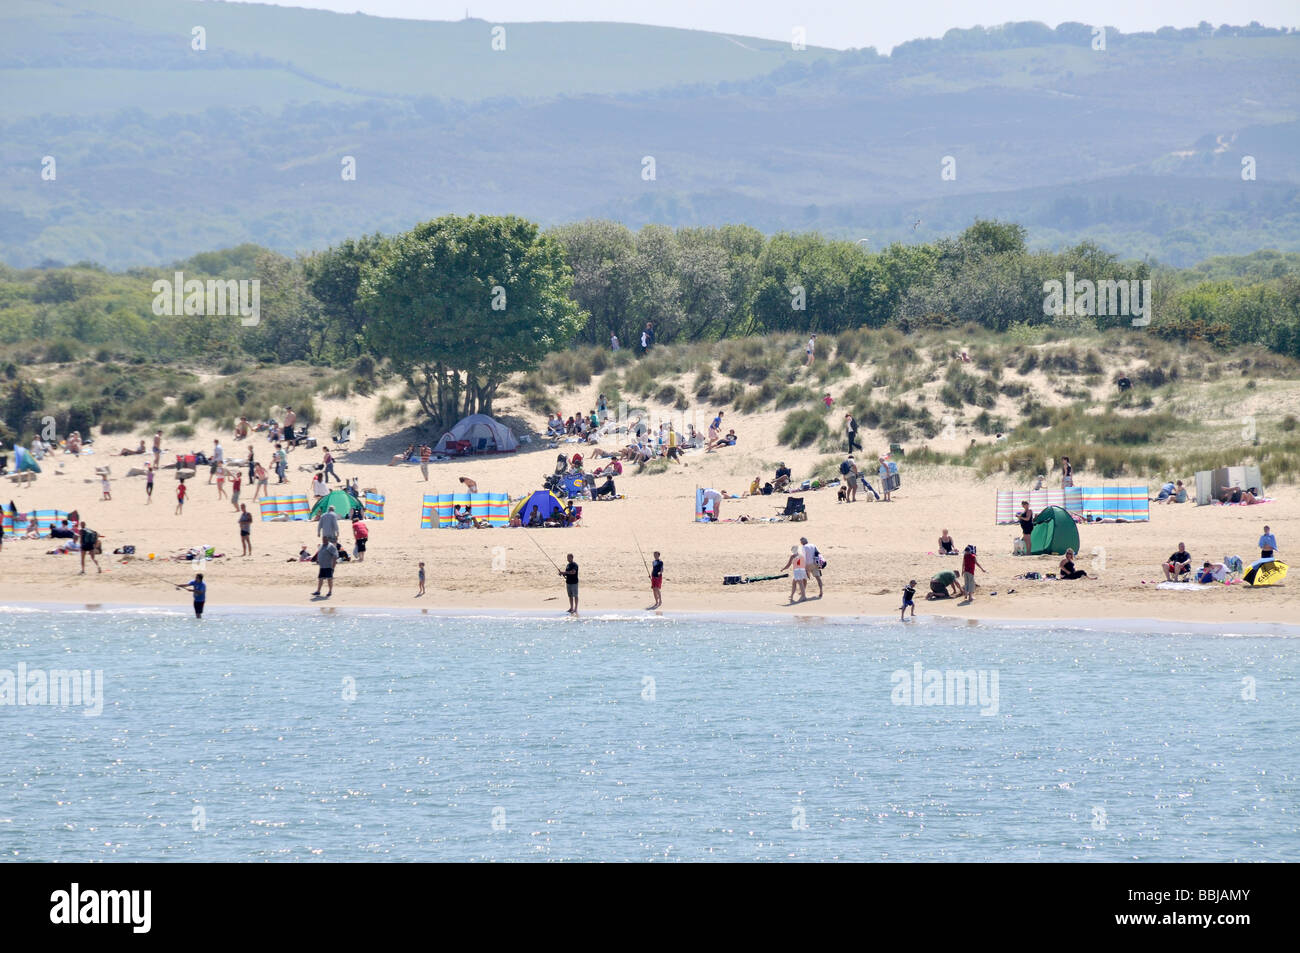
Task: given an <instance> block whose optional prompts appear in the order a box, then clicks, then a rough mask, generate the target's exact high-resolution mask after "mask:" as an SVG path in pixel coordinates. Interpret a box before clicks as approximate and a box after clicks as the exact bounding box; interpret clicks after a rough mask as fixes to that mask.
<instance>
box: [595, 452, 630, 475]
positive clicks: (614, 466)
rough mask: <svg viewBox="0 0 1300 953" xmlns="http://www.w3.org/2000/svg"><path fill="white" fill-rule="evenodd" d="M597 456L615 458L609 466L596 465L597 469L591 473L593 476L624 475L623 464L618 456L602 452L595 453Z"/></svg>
mask: <svg viewBox="0 0 1300 953" xmlns="http://www.w3.org/2000/svg"><path fill="white" fill-rule="evenodd" d="M595 456H596V457H601V456H605V457H611V458H613V459H612V462H611V463H610V464H609V466H607V467H596V469H595V470H594V471H593V472H592V474H591V475H592V476H610V475H613V476H622V475H623V464H622V463H621V462H620V461H619V459H618V457H615V456H614V454H612V453H603V452H602V453H597V454H595Z"/></svg>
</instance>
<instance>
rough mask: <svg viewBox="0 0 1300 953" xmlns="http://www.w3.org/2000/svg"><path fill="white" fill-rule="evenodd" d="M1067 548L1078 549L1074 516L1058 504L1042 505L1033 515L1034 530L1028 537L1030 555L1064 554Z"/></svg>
mask: <svg viewBox="0 0 1300 953" xmlns="http://www.w3.org/2000/svg"><path fill="white" fill-rule="evenodd" d="M1067 549H1073V550H1074V551H1075V552H1076V553H1078V551H1079V527H1078V526H1076V525H1075V523H1074V517H1072V516H1071V515H1070V514H1069V513H1067V512H1066V511H1065V510H1064V509H1062V508H1061V507H1059V506H1045V507H1043V509H1042V511H1041V512H1040V513H1039V514H1038V515H1037V516H1035V517H1034V531H1033V533H1032V534H1031V535H1030V537H1029V552H1030V555H1033V556H1042V555H1044V554H1045V553H1052V554H1053V555H1056V556H1064V555H1065V551H1066V550H1067Z"/></svg>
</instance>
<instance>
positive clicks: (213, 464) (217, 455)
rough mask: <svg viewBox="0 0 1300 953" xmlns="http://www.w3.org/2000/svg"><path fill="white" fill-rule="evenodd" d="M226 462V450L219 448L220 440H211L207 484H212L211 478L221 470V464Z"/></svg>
mask: <svg viewBox="0 0 1300 953" xmlns="http://www.w3.org/2000/svg"><path fill="white" fill-rule="evenodd" d="M225 462H226V451H224V450H222V449H221V441H220V440H213V441H212V460H211V461H210V462H209V464H208V486H211V485H212V478H213V477H214V476H217V475H218V473H221V472H222V469H221V465H222V464H223V463H225Z"/></svg>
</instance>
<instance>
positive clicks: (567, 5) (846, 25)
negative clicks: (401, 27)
mask: <svg viewBox="0 0 1300 953" xmlns="http://www.w3.org/2000/svg"><path fill="white" fill-rule="evenodd" d="M263 2H266V0H263ZM269 2H273V3H277V4H278V5H280V6H291V7H311V8H315V9H320V10H333V11H336V12H339V13H355V12H358V11H360V12H362V13H369V14H372V15H374V16H384V17H406V18H410V19H417V20H460V19H463V18H464V16H465V13H466V9H467V8H468V11H469V15H470V16H472V17H475V18H477V19H481V20H488V21H491V22H494V23H518V22H521V21H537V20H605V21H617V22H623V23H647V24H652V25H655V26H674V27H682V28H684V29H691V30H709V31H713V32H717V33H734V34H743V35H746V36H757V37H764V38H767V39H774V40H788V39H790V38H791V35H792V31H793V30H794V28H795V27H802V28H803V29H804V30H805V32H806V37H807V43H808V45H809V46H828V47H832V48H835V49H848V48H850V47H867V46H874V47H875V48H876V49H877V50H879V51H880V52H882V53H884V52H888V51H889V50H890V49H892V48H893V47H895V46H897V45H898V44H899V43H903V42H905V41H907V40H912V39H916V38H917V37H925V36H942V35H943V33H944V32H945V31H947V30H949V29H951V28H953V27H961V28H968V27H972V26H976V25H983V26H995V25H997V24H1000V23H1007V22H1010V21H1015V20H1038V21H1041V22H1044V23H1046V24H1047V25H1048V26H1052V27H1054V26H1056V25H1057V24H1058V23H1062V22H1065V21H1070V20H1073V21H1077V22H1079V23H1087V24H1089V25H1090V26H1098V25H1105V26H1113V27H1117V28H1118V29H1120V30H1121V31H1123V32H1125V33H1133V32H1137V31H1139V30H1155V29H1158V28H1159V27H1162V26H1174V27H1188V26H1196V24H1198V23H1199V22H1201V21H1202V20H1206V21H1208V22H1210V23H1213V24H1215V25H1216V26H1217V25H1219V24H1221V23H1232V24H1245V23H1249V22H1250V21H1252V20H1258V21H1259V22H1260V23H1262V24H1264V25H1265V26H1273V27H1279V26H1288V27H1291V26H1300V3H1298V2H1297V0H1146V2H1143V0H1089V2H1080V0H904V2H898V0H891V2H880V0H838V2H824V0H802V2H800V0H269Z"/></svg>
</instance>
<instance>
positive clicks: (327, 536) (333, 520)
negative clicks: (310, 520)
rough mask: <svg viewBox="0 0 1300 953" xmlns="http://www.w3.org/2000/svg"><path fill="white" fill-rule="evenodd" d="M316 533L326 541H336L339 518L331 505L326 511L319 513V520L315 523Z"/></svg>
mask: <svg viewBox="0 0 1300 953" xmlns="http://www.w3.org/2000/svg"><path fill="white" fill-rule="evenodd" d="M316 535H317V536H319V537H320V538H321V539H323V540H324V541H325V542H327V543H338V541H339V518H338V516H337V515H335V513H334V507H332V506H331V507H330V508H329V512H328V513H324V514H322V515H321V518H320V522H318V523H317V524H316Z"/></svg>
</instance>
